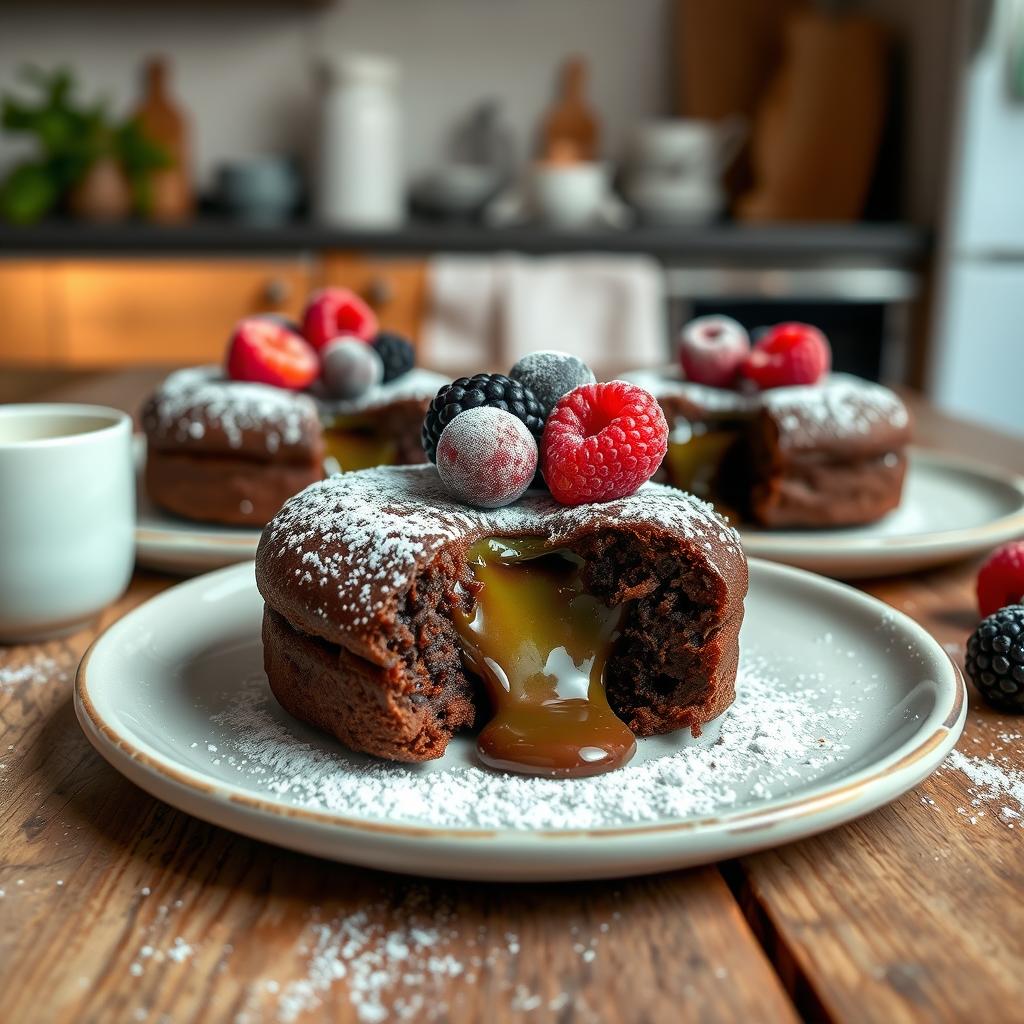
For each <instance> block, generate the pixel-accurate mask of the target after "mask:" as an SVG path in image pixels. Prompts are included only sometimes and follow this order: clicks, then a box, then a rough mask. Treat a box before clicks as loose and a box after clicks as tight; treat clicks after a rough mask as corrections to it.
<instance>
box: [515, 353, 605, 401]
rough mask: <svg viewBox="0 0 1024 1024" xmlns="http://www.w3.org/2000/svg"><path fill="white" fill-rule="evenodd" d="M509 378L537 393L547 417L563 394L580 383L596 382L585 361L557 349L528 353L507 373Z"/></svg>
mask: <svg viewBox="0 0 1024 1024" xmlns="http://www.w3.org/2000/svg"><path fill="white" fill-rule="evenodd" d="M508 375H509V377H511V378H512V380H517V381H519V382H520V383H521V384H525V385H526V386H527V387H528V388H529V389H530V390H531V391H532V392H533V393H534V396H535V397H536V399H537V401H538V402H540V404H541V405H542V406H543V407H544V414H545V415H547V414H548V413H549V412H551V410H552V409H553V408H554V407H555V405H556V404H557V402H558V400H559V399H560V398H561V397H562V396H563V395H567V394H569V392H570V391H572V390H573V389H574V388H578V387H579V386H580V385H581V384H593V383H594V382H595V381H596V380H597V378H596V377H595V376H594V371H593V370H591V368H590V367H589V366H587V364H586V363H585V362H583V360H582V359H580V358H579V357H577V356H574V355H571V354H570V353H568V352H557V351H555V350H554V349H545V350H543V351H539V352H530V353H528V354H527V355H525V356H523V358H522V359H520V360H519V362H518V363H516V365H515V366H513V367H512V369H511V370H509V371H508Z"/></svg>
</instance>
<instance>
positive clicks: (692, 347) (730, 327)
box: [679, 316, 750, 388]
mask: <svg viewBox="0 0 1024 1024" xmlns="http://www.w3.org/2000/svg"><path fill="white" fill-rule="evenodd" d="M749 352H750V338H749V337H748V336H747V332H746V331H745V330H744V328H743V325H742V324H740V323H737V322H736V321H735V320H733V319H732V317H729V316H699V317H697V319H696V320H691V321H690V322H689V323H688V324H687V325H686V326H685V327H684V328H683V330H682V333H681V334H680V336H679V361H680V362H681V363H682V365H683V373H684V374H685V376H686V379H687V380H692V381H693V382H694V383H695V384H708V385H710V386H711V387H713V388H726V387H728V386H729V385H730V384H732V383H733V381H734V380H735V379H736V374H737V372H738V371H739V368H740V365H741V364H742V362H743V360H744V359H745V358H746V357H747V355H748V353H749Z"/></svg>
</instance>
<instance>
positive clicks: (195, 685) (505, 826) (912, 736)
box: [75, 562, 966, 880]
mask: <svg viewBox="0 0 1024 1024" xmlns="http://www.w3.org/2000/svg"><path fill="white" fill-rule="evenodd" d="M261 612H262V602H261V599H260V597H259V594H258V593H257V591H256V588H255V581H254V578H253V567H252V565H239V566H233V567H231V568H228V569H224V570H221V571H220V572H216V573H211V574H209V575H207V576H203V577H200V578H198V579H195V580H191V581H189V582H187V583H182V584H180V585H179V586H177V587H174V588H173V589H171V590H168V591H165V592H164V593H163V594H161V595H159V596H158V597H156V598H154V599H153V600H151V601H149V602H148V603H147V604H145V605H143V606H141V607H139V608H137V609H135V610H134V611H132V612H130V613H129V614H128V615H126V616H125V617H124V618H123V619H121V620H120V621H118V622H117V623H115V624H114V625H113V626H111V628H110V629H109V630H107V632H106V633H105V634H104V635H103V636H102V637H100V638H99V639H98V640H97V641H96V643H95V644H94V645H93V647H92V648H91V649H90V651H89V653H88V654H87V655H86V657H85V659H84V660H83V662H82V665H81V668H80V669H79V673H78V681H77V686H76V693H75V707H76V711H77V713H78V718H79V721H80V722H81V724H82V728H83V729H84V730H85V732H86V734H87V736H88V737H89V739H90V740H91V742H92V743H93V745H94V746H95V747H96V748H97V750H99V751H100V753H101V754H102V755H103V756H104V757H105V758H106V759H107V760H108V761H110V763H111V764H112V765H113V766H114V767H115V768H117V769H118V771H120V772H122V773H123V774H124V775H125V776H127V777H128V778H129V779H131V780H132V781H133V782H135V783H136V784H137V785H139V786H141V787H142V788H143V789H145V790H147V791H148V792H150V793H152V794H153V795H154V796H156V797H159V798H160V799H162V800H166V801H167V802H168V803H170V804H172V805H174V806H175V807H178V808H180V809H182V810H184V811H187V812H188V813H190V814H194V815H196V816H197V817H200V818H203V819H205V820H207V821H210V822H214V823H216V824H218V825H222V826H224V827H225V828H230V829H234V830H235V831H237V832H241V833H243V834H245V835H248V836H253V837H255V838H257V839H262V840H266V841H267V842H272V843H277V844H279V845H281V846H287V847H291V848H294V849H296V850H302V851H304V852H307V853H312V854H316V855H319V856H322V857H329V858H333V859H336V860H341V861H349V862H353V863H357V864H365V865H371V866H373V867H379V868H387V869H391V870H395V871H403V872H410V873H414V874H422V875H434V876H439V877H451V878H475V879H495V880H499V879H512V880H527V879H532V880H558V879H577V878H601V877H614V876H621V875H629V874H640V873H644V872H654V871H661V870H665V869H669V868H678V867H684V866H687V865H693V864H700V863H706V862H710V861H714V860H718V859H721V858H726V857H735V856H738V855H740V854H744V853H749V852H750V851H752V850H757V849H759V848H762V847H767V846H773V845H777V844H779V843H784V842H788V841H790V840H793V839H797V838H799V837H802V836H806V835H810V834H812V833H815V832H820V831H822V830H824V829H828V828H832V827H834V826H835V825H838V824H840V823H841V822H845V821H849V820H850V819H852V818H856V817H858V816H859V815H862V814H865V813H866V812H868V811H870V810H873V809H874V808H876V807H880V806H881V805H883V804H885V803H887V802H888V801H890V800H893V799H894V798H896V797H897V796H899V795H900V794H902V793H903V792H905V791H906V790H908V789H910V788H911V787H913V786H914V785H916V784H917V783H918V782H920V781H921V780H922V779H923V778H924V777H925V776H926V775H928V773H929V772H931V771H932V770H933V769H934V768H935V767H936V766H937V765H938V764H939V762H940V761H941V760H942V759H943V758H944V757H945V755H946V753H947V752H948V751H949V750H950V748H951V747H952V746H953V744H954V743H955V741H956V739H957V737H958V736H959V734H960V731H961V729H962V728H963V723H964V716H965V712H966V700H965V692H964V685H963V681H962V680H961V678H960V675H959V673H958V671H957V670H956V668H955V667H954V666H953V664H952V662H951V661H950V659H949V658H948V656H947V655H946V654H945V653H944V652H943V650H942V648H941V647H940V646H939V645H938V644H937V643H936V642H935V641H934V640H933V639H932V638H931V637H930V636H929V635H928V634H927V633H926V632H925V631H924V630H923V629H922V628H921V627H920V626H918V625H917V624H916V623H914V622H913V621H912V620H910V619H908V618H907V617H906V616H904V615H902V614H900V613H898V612H895V611H893V610H892V609H889V608H888V607H887V606H886V605H883V604H881V603H880V602H878V601H876V600H875V599H873V598H870V597H868V596H866V595H864V594H861V593H859V592H858V591H855V590H852V589H851V588H849V587H846V586H844V585H842V584H839V583H834V582H832V581H830V580H825V579H822V578H821V577H817V576H813V575H811V574H809V573H805V572H801V571H799V570H795V569H790V568H786V567H783V566H775V565H770V564H768V563H764V562H753V563H752V564H751V589H750V596H749V598H748V601H747V616H746V622H745V624H744V626H743V633H742V637H741V645H742V650H743V656H742V665H741V679H740V685H739V686H738V692H739V696H738V699H737V702H736V704H735V705H734V710H732V711H729V712H726V714H725V715H724V716H723V717H722V718H721V719H719V720H718V722H717V723H713V724H712V726H709V727H708V728H707V729H706V730H705V735H704V736H703V737H702V738H701V739H700V740H694V739H692V738H691V737H690V736H689V734H688V733H685V734H679V733H677V734H675V735H673V736H668V737H659V738H656V739H651V740H641V741H640V749H639V751H638V753H637V755H636V757H635V759H634V761H633V763H632V764H630V765H629V766H627V767H626V768H624V769H620V770H619V771H617V772H612V773H609V774H607V775H603V776H598V777H596V778H594V779H589V780H575V781H573V782H570V783H566V782H564V781H561V780H542V779H527V778H523V777H512V776H506V775H500V774H496V773H491V772H487V771H486V770H484V769H481V768H478V767H476V765H475V763H474V748H473V743H472V740H471V739H470V738H461V737H460V738H457V739H456V740H455V741H453V743H452V744H451V745H450V746H449V750H448V752H447V753H446V755H445V757H444V758H443V759H441V760H440V761H437V762H433V763H431V764H428V765H420V766H412V767H408V766H395V765H390V764H386V763H384V762H380V761H374V760H372V759H370V758H366V757H363V756H361V755H355V754H352V753H350V752H348V751H346V750H345V749H344V748H342V747H341V746H340V745H339V744H337V743H336V742H334V741H333V740H331V739H330V738H328V737H326V736H324V735H322V734H319V733H317V732H315V731H313V730H311V729H309V728H307V727H305V726H303V725H301V724H300V723H298V722H297V721H295V720H294V719H292V718H290V717H289V716H288V715H287V714H286V713H285V712H284V711H283V710H282V709H281V708H280V707H279V706H278V705H277V704H276V702H275V701H274V700H273V697H272V695H271V694H270V692H269V688H268V685H267V682H266V678H265V676H264V675H263V672H262V667H261V664H262V662H261V648H260V616H261ZM567 787H568V788H567ZM573 787H575V788H573Z"/></svg>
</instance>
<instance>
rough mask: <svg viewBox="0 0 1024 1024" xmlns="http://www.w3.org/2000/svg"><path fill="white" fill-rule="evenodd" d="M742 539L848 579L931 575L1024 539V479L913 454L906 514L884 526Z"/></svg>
mask: <svg viewBox="0 0 1024 1024" xmlns="http://www.w3.org/2000/svg"><path fill="white" fill-rule="evenodd" d="M741 533H742V535H743V547H744V550H745V551H746V552H747V554H748V555H751V556H756V557H758V558H767V559H770V560H771V561H773V562H784V563H786V564H787V565H795V566H797V567H798V568H801V569H810V570H812V571H813V572H820V573H824V574H825V575H827V576H836V577H838V578H840V579H862V578H865V577H869V576H885V575H892V574H895V573H903V572H911V571H914V570H918V569H928V568H931V567H933V566H936V565H943V564H945V563H946V562H955V561H957V560H958V559H961V558H968V557H970V556H971V555H976V554H980V553H982V552H985V551H988V550H990V549H991V548H993V547H995V546H996V545H997V544H1002V543H1003V542H1004V541H1007V540H1011V539H1013V538H1014V537H1018V536H1020V535H1021V534H1024V477H1020V476H1015V475H1014V474H1012V473H1007V472H1004V471H1003V470H999V469H994V468H990V467H987V466H981V465H978V464H977V463H974V462H971V461H969V460H967V459H964V458H961V457H959V456H954V455H949V454H946V453H944V452H936V451H928V450H926V449H923V448H913V449H911V452H910V465H909V467H908V471H907V480H906V484H905V485H904V488H903V500H902V502H901V503H900V507H899V508H898V509H896V510H895V511H894V512H891V513H889V515H887V516H886V517H885V518H884V519H882V520H880V521H879V522H877V523H872V524H871V525H870V526H859V527H854V528H848V529H837V530H756V529H752V528H749V529H748V528H744V529H742V530H741Z"/></svg>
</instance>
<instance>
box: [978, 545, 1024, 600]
mask: <svg viewBox="0 0 1024 1024" xmlns="http://www.w3.org/2000/svg"><path fill="white" fill-rule="evenodd" d="M1008 604H1024V540H1015V541H1011V542H1010V543H1009V544H1004V545H1003V546H1002V547H1001V548H996V550H995V551H993V552H992V554H991V555H989V557H988V560H987V561H986V562H985V564H984V565H983V566H982V567H981V571H980V572H979V573H978V609H979V611H980V612H981V614H982V615H991V614H992V613H993V612H995V611H998V610H999V609H1000V608H1003V607H1005V606H1006V605H1008Z"/></svg>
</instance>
